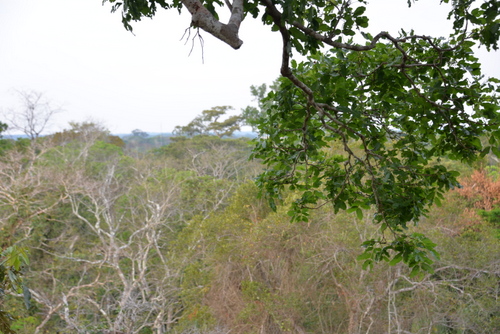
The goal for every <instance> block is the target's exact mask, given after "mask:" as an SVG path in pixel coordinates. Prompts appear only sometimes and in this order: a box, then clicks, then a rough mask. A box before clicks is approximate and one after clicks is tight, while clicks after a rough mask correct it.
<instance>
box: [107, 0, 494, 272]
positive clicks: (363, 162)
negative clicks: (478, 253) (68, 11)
mask: <svg viewBox="0 0 500 334" xmlns="http://www.w3.org/2000/svg"><path fill="white" fill-rule="evenodd" d="M109 2H111V3H112V6H113V7H112V8H113V11H116V10H117V9H118V8H120V7H121V8H122V17H123V23H124V24H125V26H126V28H127V29H132V26H131V23H132V21H138V20H140V19H141V18H143V17H153V16H154V15H155V13H156V11H157V9H158V8H160V7H162V8H165V9H177V10H179V11H181V9H182V8H186V9H187V10H188V11H189V13H190V14H191V16H192V23H191V26H192V27H193V28H201V29H203V30H205V31H206V32H208V33H210V34H212V35H213V36H215V37H217V38H219V39H220V40H222V41H223V42H224V43H226V44H228V45H230V46H231V47H233V48H235V49H238V48H240V47H241V46H242V43H243V42H242V41H241V40H240V39H239V37H238V30H239V27H240V24H241V22H242V21H243V20H244V19H245V18H247V17H249V16H252V17H254V18H257V17H259V18H260V19H261V20H262V23H263V24H264V25H266V26H269V27H270V30H272V31H275V32H278V33H279V34H281V37H282V41H283V43H282V45H281V46H280V47H281V48H282V64H281V74H282V76H283V79H281V80H280V81H279V84H278V86H277V89H275V90H274V91H272V92H270V93H269V94H268V96H267V98H266V100H265V106H266V108H265V109H266V110H265V112H266V116H265V117H263V118H261V121H260V125H259V133H260V138H259V140H258V143H257V147H256V150H255V153H254V157H257V158H260V159H262V160H263V161H264V163H265V164H266V165H267V170H266V171H265V172H264V173H263V174H261V176H260V177H259V180H258V184H259V185H260V187H261V189H262V190H263V191H264V192H265V193H266V194H267V195H268V197H269V198H270V203H271V205H273V206H274V205H275V204H274V203H275V201H276V200H277V201H279V200H280V199H281V196H282V193H283V191H285V190H287V189H291V190H293V191H297V192H298V194H299V195H298V198H297V200H296V201H295V203H294V205H293V207H292V210H291V212H290V215H291V216H292V217H293V219H294V220H296V221H304V220H307V219H308V218H307V217H308V210H309V209H310V208H314V207H319V206H322V205H324V204H326V203H332V204H333V206H334V208H335V209H336V210H348V211H352V212H355V213H356V214H357V215H358V217H359V218H361V216H362V212H363V211H362V209H366V208H369V207H373V208H375V210H376V211H375V214H374V217H373V221H374V222H375V223H378V224H379V226H380V230H381V232H382V233H381V234H380V235H379V237H376V238H373V239H370V240H367V241H366V242H365V243H364V246H365V247H366V253H365V254H364V255H363V256H362V257H361V258H362V259H364V260H365V261H366V262H365V265H366V266H371V264H372V263H373V261H375V260H381V259H384V260H387V261H391V263H397V262H399V261H401V260H403V261H404V262H405V263H407V264H408V265H409V266H410V267H412V268H414V269H415V270H416V271H418V270H420V269H429V268H430V267H429V265H428V264H429V263H430V262H431V260H430V258H429V253H430V254H435V251H434V244H433V243H432V242H431V241H430V240H428V239H427V238H426V237H425V236H423V235H421V234H418V233H413V234H410V233H408V232H407V225H408V224H409V223H416V222H418V220H419V219H420V218H421V217H422V216H424V215H425V214H426V212H427V210H428V208H429V206H430V205H432V204H434V203H437V204H439V202H440V200H441V199H442V198H443V197H442V196H443V193H444V192H445V191H447V190H448V189H451V188H454V187H457V186H459V183H458V181H457V176H458V173H457V172H454V171H453V170H448V169H447V168H446V166H444V165H443V164H442V163H441V162H440V158H442V157H447V158H449V159H452V160H460V161H465V162H469V163H472V162H474V161H476V160H477V159H479V158H481V157H484V156H485V155H486V154H489V153H490V152H493V153H495V154H498V146H499V144H500V143H499V140H500V131H499V130H498V128H499V125H500V118H499V114H498V109H499V107H498V93H499V91H500V89H499V83H500V81H499V80H498V79H496V78H485V77H484V76H483V74H482V72H481V65H480V63H479V61H478V58H476V57H475V56H474V52H473V48H474V47H477V46H485V47H486V48H487V49H488V50H491V49H494V50H497V49H498V39H499V36H500V19H499V17H498V16H499V13H500V11H499V6H500V2H499V1H497V0H486V1H472V0H471V1H449V0H443V1H441V3H445V4H448V5H451V6H450V12H449V15H448V17H447V19H449V20H452V22H453V31H452V33H451V34H450V35H449V36H448V37H446V38H444V37H441V36H436V37H432V36H427V35H421V34H418V32H414V31H404V30H401V31H400V32H399V34H398V35H391V34H389V33H388V32H385V31H382V32H378V31H370V29H369V17H367V16H366V15H365V10H366V5H367V1H366V0H360V1H356V2H354V1H349V0H332V1H323V0H318V1H306V0H295V1H283V0H262V1H243V0H234V1H233V2H232V3H231V2H229V1H225V2H222V1H215V0H208V1H203V2H201V1H198V0H173V1H164V0H149V1H143V0H130V1H126V2H121V1H116V0H109ZM413 2H414V1H411V0H409V1H408V5H409V6H412V4H413ZM222 10H226V11H227V10H229V11H230V13H231V15H230V17H229V20H228V22H227V23H222V22H220V20H219V17H221V15H220V14H221V11H222ZM443 19H446V18H443ZM294 53H295V54H300V55H302V56H305V60H304V61H296V60H294V59H293V58H292V54H294ZM302 59H303V58H302ZM481 138H486V139H487V140H484V141H482V140H481ZM336 146H337V147H340V148H342V150H343V153H342V154H331V153H330V151H331V149H332V148H333V147H336ZM391 251H392V253H391ZM391 259H392V260H391Z"/></svg>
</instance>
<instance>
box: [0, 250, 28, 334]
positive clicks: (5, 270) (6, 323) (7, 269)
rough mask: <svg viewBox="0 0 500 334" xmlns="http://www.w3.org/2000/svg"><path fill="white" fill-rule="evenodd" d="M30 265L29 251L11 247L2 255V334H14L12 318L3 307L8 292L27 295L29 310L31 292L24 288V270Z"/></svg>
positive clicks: (0, 268) (0, 266)
mask: <svg viewBox="0 0 500 334" xmlns="http://www.w3.org/2000/svg"><path fill="white" fill-rule="evenodd" d="M28 264H29V259H28V254H27V250H26V249H25V248H22V247H17V246H10V247H7V248H6V249H4V250H3V251H2V252H1V253H0V332H2V333H4V334H14V333H15V332H14V331H13V330H12V329H11V324H12V320H13V318H12V316H11V315H10V314H9V313H8V312H6V311H5V310H4V309H3V307H2V304H3V303H2V301H3V298H4V295H5V293H6V291H12V292H15V293H23V292H24V293H25V302H26V307H27V308H29V305H30V304H29V303H30V300H29V290H28V289H27V288H26V287H23V283H22V274H23V273H22V269H23V267H24V266H26V265H28Z"/></svg>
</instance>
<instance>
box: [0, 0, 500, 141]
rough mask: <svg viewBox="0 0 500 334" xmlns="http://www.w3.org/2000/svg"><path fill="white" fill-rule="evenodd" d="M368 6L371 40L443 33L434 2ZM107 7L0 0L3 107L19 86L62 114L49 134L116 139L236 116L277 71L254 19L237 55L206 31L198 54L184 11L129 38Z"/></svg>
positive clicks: (272, 43) (489, 63) (269, 41)
mask: <svg viewBox="0 0 500 334" xmlns="http://www.w3.org/2000/svg"><path fill="white" fill-rule="evenodd" d="M372 2H373V4H372V5H370V6H369V7H368V9H369V10H368V12H367V15H368V16H369V17H370V23H371V24H370V26H371V27H373V30H371V31H372V32H373V33H374V34H375V33H377V32H379V31H381V30H387V31H389V32H392V33H394V34H396V31H397V30H398V29H399V28H401V27H404V28H405V29H407V30H409V29H411V28H414V29H415V30H416V32H417V33H419V34H428V35H434V36H436V35H446V33H447V31H448V29H449V27H450V22H447V21H446V20H445V18H446V14H447V9H446V8H444V7H443V6H439V5H437V4H438V3H439V1H438V0H421V1H419V2H417V4H416V5H415V7H414V8H412V9H411V10H408V9H407V7H406V0H372ZM109 9H110V7H109V5H107V6H102V1H101V0H0V111H1V110H2V109H3V110H6V109H16V108H20V107H19V105H18V102H17V98H16V93H15V91H16V90H21V91H30V90H34V91H37V92H42V93H44V95H45V97H46V98H47V99H49V100H50V101H51V102H52V104H53V105H54V106H61V107H62V108H63V109H64V111H63V112H61V113H59V114H58V115H57V116H56V117H55V119H54V125H53V126H52V128H51V129H50V130H51V131H59V130H61V129H64V128H67V127H68V125H67V124H68V122H69V121H77V122H81V121H85V120H94V121H97V122H101V123H103V124H104V125H105V126H107V127H108V128H109V129H110V130H111V131H112V132H113V133H130V132H131V131H132V130H134V129H137V128H138V129H142V130H144V131H148V132H169V131H172V129H173V128H174V127H175V126H176V125H185V124H187V123H188V122H189V121H190V120H192V119H193V118H194V117H195V116H196V115H198V114H199V113H201V111H202V110H204V109H210V107H213V106H221V105H230V106H233V107H234V108H235V113H236V112H239V111H240V110H241V108H244V107H245V106H247V105H249V104H251V103H252V101H251V96H250V85H259V84H261V83H268V84H269V83H271V82H272V81H273V80H274V79H276V78H277V77H278V75H279V69H280V60H281V45H280V42H281V38H280V36H279V34H278V33H272V32H270V30H269V28H268V27H263V26H262V25H261V24H259V21H258V20H253V19H251V18H248V19H247V20H246V21H244V22H243V25H242V28H241V32H240V38H241V39H242V40H243V41H244V44H243V46H242V47H241V49H240V50H237V51H235V50H233V49H231V48H230V47H229V46H227V45H225V44H224V43H222V42H220V41H218V40H216V39H215V38H213V37H211V36H210V35H209V34H207V33H202V37H203V40H204V46H203V48H202V47H201V45H200V42H199V40H198V39H195V40H194V44H192V43H193V40H192V38H193V36H194V31H192V32H191V36H189V38H187V37H186V36H184V39H183V35H184V32H185V29H186V28H187V27H188V26H189V22H190V17H189V15H187V13H184V15H181V16H179V15H178V14H177V12H176V11H170V12H167V11H164V10H161V11H160V12H159V13H158V14H157V16H156V17H155V18H154V19H153V20H149V19H145V20H144V21H142V22H140V23H136V24H134V25H133V26H134V34H135V35H132V34H131V33H130V32H127V31H126V30H125V29H124V28H123V26H122V24H121V21H120V20H121V17H120V15H119V14H118V13H115V14H111V13H110V10H109ZM191 49H193V51H192V52H191ZM202 50H203V59H204V61H203V60H202ZM190 52H191V54H190ZM499 58H500V57H499V55H498V54H489V55H487V54H486V52H482V53H481V59H483V62H484V67H483V72H484V73H485V74H487V75H488V76H496V77H500V67H499V66H498V60H500V59H499Z"/></svg>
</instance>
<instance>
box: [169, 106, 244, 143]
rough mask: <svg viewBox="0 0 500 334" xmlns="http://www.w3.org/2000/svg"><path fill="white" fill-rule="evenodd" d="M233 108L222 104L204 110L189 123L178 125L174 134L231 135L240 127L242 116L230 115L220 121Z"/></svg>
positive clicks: (189, 135) (220, 136)
mask: <svg viewBox="0 0 500 334" xmlns="http://www.w3.org/2000/svg"><path fill="white" fill-rule="evenodd" d="M231 109H233V107H230V106H222V107H213V108H212V109H209V110H203V112H202V113H201V115H199V116H197V117H195V119H193V120H192V121H191V122H190V123H189V124H188V125H185V126H176V127H175V129H174V134H176V135H179V136H188V137H192V136H196V135H216V136H217V137H219V138H222V137H230V136H231V135H232V134H233V133H234V132H235V131H238V130H239V129H240V122H241V118H240V116H230V117H228V118H226V119H225V120H222V121H219V119H220V118H221V117H223V116H225V115H226V112H227V111H228V110H231Z"/></svg>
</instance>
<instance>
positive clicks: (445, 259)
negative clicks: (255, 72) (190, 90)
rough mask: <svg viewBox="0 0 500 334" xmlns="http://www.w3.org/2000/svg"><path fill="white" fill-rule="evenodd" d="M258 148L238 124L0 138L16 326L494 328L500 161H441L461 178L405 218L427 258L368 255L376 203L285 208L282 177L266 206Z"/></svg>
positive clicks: (499, 322)
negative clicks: (144, 140) (179, 131)
mask: <svg viewBox="0 0 500 334" xmlns="http://www.w3.org/2000/svg"><path fill="white" fill-rule="evenodd" d="M351 144H352V145H353V146H354V145H355V144H356V143H355V142H352V143H351ZM251 150H252V143H251V140H250V139H247V138H238V139H233V138H219V137H218V136H210V135H203V134H202V135H197V136H194V137H174V138H171V142H170V144H169V145H167V146H163V147H161V148H158V149H153V150H150V151H148V152H145V153H139V152H138V151H137V150H134V149H132V150H129V149H128V148H127V147H126V146H124V143H123V141H121V140H120V139H119V138H117V137H114V136H111V135H110V134H109V132H108V131H107V130H106V129H103V128H102V127H100V126H96V125H95V124H73V125H72V128H71V129H69V130H67V131H64V132H61V133H57V134H54V135H52V136H47V137H43V138H37V139H33V140H26V139H20V140H18V141H16V142H13V141H9V140H2V142H1V146H0V241H1V243H2V245H1V247H2V250H6V249H13V248H9V247H11V246H15V247H20V248H23V249H27V251H28V257H29V265H27V266H25V267H24V269H23V270H22V275H23V285H24V293H23V289H22V288H21V287H18V288H17V289H11V290H10V292H9V293H7V294H6V295H5V296H4V297H3V301H2V304H1V305H2V307H0V309H2V310H4V311H5V312H6V314H7V313H8V314H10V315H12V317H13V318H12V319H11V327H12V330H15V331H16V332H17V333H19V334H28V333H29V334H31V333H35V334H36V333H93V334H98V333H100V334H105V333H137V334H147V333H151V334H153V333H154V334H163V333H185V334H188V333H193V334H194V333H232V334H236V333H241V334H243V333H262V334H264V333H270V334H278V333H352V334H354V333H442V334H444V333H498V332H500V303H499V295H500V285H499V276H500V262H499V259H500V241H499V238H500V169H499V166H498V164H497V162H496V161H495V160H487V158H488V157H486V158H485V159H484V160H482V161H480V162H478V163H476V164H475V165H474V166H473V167H468V166H465V165H461V164H459V163H458V162H452V161H449V162H446V161H444V162H443V161H441V164H443V163H444V164H446V163H448V164H450V165H453V166H450V167H451V168H452V169H454V170H460V171H461V176H460V179H459V180H460V184H461V188H456V189H454V190H452V191H450V192H448V193H446V195H445V197H444V198H443V199H442V200H441V201H440V204H441V205H440V206H437V205H435V206H433V207H431V208H430V211H429V213H428V214H427V216H426V217H425V218H424V219H422V220H421V221H419V222H418V233H417V230H416V229H415V226H414V225H408V229H407V231H406V232H405V233H408V234H410V233H416V234H415V235H418V234H419V233H423V234H425V235H426V237H428V238H429V239H422V240H424V241H425V242H431V241H430V240H432V242H433V243H434V244H435V246H433V245H426V248H427V249H428V248H432V247H434V248H435V250H436V254H435V257H434V258H433V262H432V263H431V262H430V261H428V262H427V264H428V266H429V268H430V269H429V270H428V271H427V272H425V271H414V270H412V268H410V267H408V265H406V264H404V263H403V262H404V261H401V260H402V259H401V258H398V257H391V258H389V257H387V261H384V258H382V259H374V260H382V261H380V262H376V263H374V265H373V266H370V265H366V258H365V257H366V255H363V254H366V253H365V252H364V251H365V249H364V248H363V247H362V246H361V245H362V243H363V242H364V241H365V240H369V239H371V238H373V236H374V235H377V236H378V235H380V233H381V232H380V226H378V225H375V224H373V222H372V220H373V215H374V214H375V212H374V210H373V209H364V210H363V212H362V215H359V214H358V213H357V210H356V211H353V212H349V210H347V211H342V210H341V211H338V212H337V213H335V210H334V208H333V207H332V206H331V205H330V206H329V205H324V206H322V207H320V208H317V209H316V210H312V211H311V212H310V215H309V217H308V220H307V221H296V222H291V219H290V207H291V206H292V205H293V203H295V201H296V200H297V198H298V197H299V196H301V195H300V194H298V193H297V192H296V191H294V190H290V189H287V190H286V191H284V193H283V196H282V200H281V202H280V203H278V205H277V207H276V210H272V209H271V208H270V207H269V204H268V201H267V199H266V198H265V197H264V196H260V194H259V189H258V188H257V187H256V185H255V182H254V179H255V177H256V176H257V175H258V174H259V173H260V172H262V169H263V166H262V165H261V163H260V162H259V161H258V160H249V156H250V154H251ZM325 154H326V155H327V156H334V155H339V154H342V151H341V149H340V148H336V147H335V146H334V145H332V146H331V147H329V148H328V150H325ZM415 224H417V223H415ZM414 229H415V231H414ZM383 233H389V232H387V231H386V232H383ZM416 240H418V238H416ZM417 246H418V245H417ZM418 247H420V246H418ZM417 255H418V253H417ZM2 256H4V254H3V253H2ZM400 261H401V262H400ZM4 264H5V263H2V267H1V268H2V270H4V269H5V268H4ZM0 274H1V275H4V274H5V270H4V271H2V272H1V273H0ZM2 291H3V290H2ZM6 292H7V291H6ZM2 315H3V313H2ZM1 330H2V329H1V328H0V331H1ZM6 332H7V331H6Z"/></svg>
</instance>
